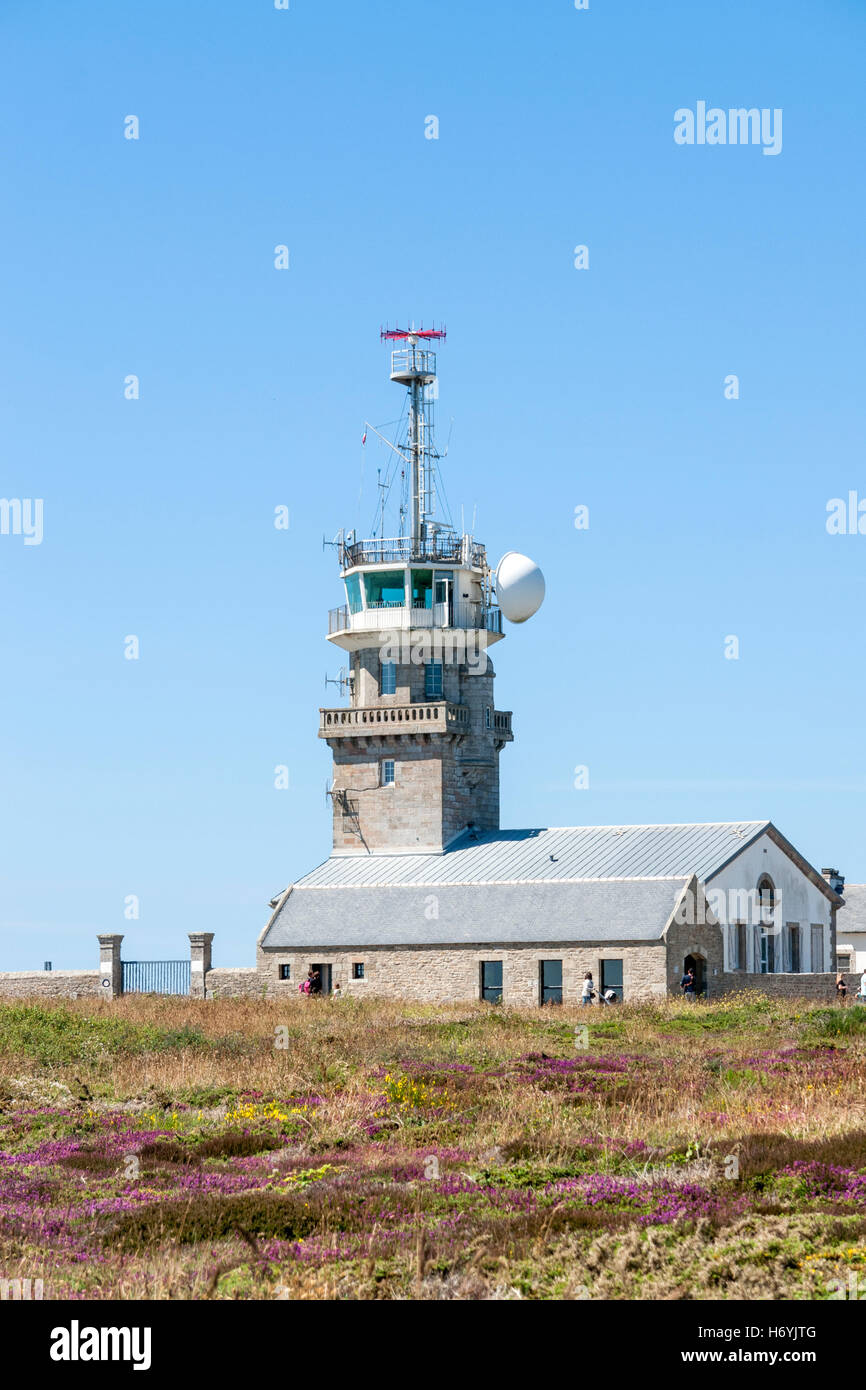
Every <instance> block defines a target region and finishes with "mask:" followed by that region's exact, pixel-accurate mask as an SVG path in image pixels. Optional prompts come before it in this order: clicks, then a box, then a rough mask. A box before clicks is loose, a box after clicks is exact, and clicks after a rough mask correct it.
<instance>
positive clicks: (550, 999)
mask: <svg viewBox="0 0 866 1390" xmlns="http://www.w3.org/2000/svg"><path fill="white" fill-rule="evenodd" d="M540 976H541V1002H542V1004H561V1003H562V961H561V960H543V961H541V962H540Z"/></svg>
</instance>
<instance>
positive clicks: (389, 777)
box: [382, 758, 394, 787]
mask: <svg viewBox="0 0 866 1390" xmlns="http://www.w3.org/2000/svg"><path fill="white" fill-rule="evenodd" d="M393 785H394V759H393V758H383V759H382V786H383V787H393Z"/></svg>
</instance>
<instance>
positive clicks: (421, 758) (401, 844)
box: [328, 647, 503, 851]
mask: <svg viewBox="0 0 866 1390" xmlns="http://www.w3.org/2000/svg"><path fill="white" fill-rule="evenodd" d="M379 652H380V649H379V648H378V647H376V648H372V647H370V648H364V649H363V650H362V651H360V652H357V653H355V655H354V657H353V670H354V672H355V682H354V686H355V688H354V690H353V692H352V702H351V703H352V706H353V707H354V706H377V707H381V708H383V709H388V708H390V707H394V706H398V705H406V704H408V703H411V704H413V705H417V706H419V708H420V707H423V706H425V705H431V704H436V703H437V701H436V700H435V699H429V698H428V697H426V696H425V693H424V680H425V668H424V664H423V663H422V662H413V661H406V662H403V661H399V662H396V663H395V664H396V667H397V671H396V692H395V694H393V695H381V694H380V693H379V682H380V669H381V666H380V655H379ZM482 666H483V669H482ZM494 678H495V671H494V668H493V663H492V662H491V661H490V658H489V656H486V655H485V654H484V653H483V652H482V660H480V661H479V662H478V666H477V669H476V667H475V666H471V665H470V664H469V663H468V662H465V661H464V662H460V661H455V660H450V661H449V660H447V659H445V660H443V667H442V696H441V697H440V699H441V703H442V704H443V705H444V702H445V701H451V702H452V703H453V704H456V705H461V706H464V707H466V709H467V710H468V722H467V724H466V725H465V726H463V727H461V728H460V729H459V731H454V730H450V729H449V730H448V731H447V732H438V731H433V732H429V733H416V732H411V733H410V732H408V731H407V732H406V733H401V734H399V735H397V734H392V735H391V736H390V737H389V735H388V733H387V732H386V726H383V731H382V734H381V736H380V735H378V734H377V735H376V736H372V735H364V736H359V737H357V738H352V737H343V736H340V737H338V738H331V739H328V746H329V747H330V749H331V751H332V754H333V759H334V769H333V787H332V790H333V791H334V792H336V793H339V792H344V793H345V794H346V796H347V797H348V798H349V799H350V800H351V801H353V802H355V803H356V805H357V808H358V821H359V822H360V829H361V831H362V833H363V840H362V839H361V836H360V835H359V833H358V825H357V822H356V821H355V820H354V819H353V818H352V817H348V816H346V815H345V814H344V810H343V804H342V803H341V799H340V797H339V796H333V797H332V804H333V843H334V848H335V849H336V850H358V851H362V850H363V848H364V843H365V842H366V845H367V846H368V848H369V849H371V850H387V849H391V848H395V849H404V850H405V849H408V850H412V849H414V850H418V851H425V850H439V849H441V848H442V847H443V846H444V845H446V844H448V843H449V842H450V841H451V840H453V839H454V838H455V837H456V836H457V835H459V834H460V833H461V832H462V831H463V830H464V829H465V828H466V826H467V825H468V824H470V823H471V824H473V825H475V826H477V827H478V829H480V830H497V829H498V828H499V751H500V744H501V742H502V741H503V740H502V739H501V738H497V735H496V730H495V727H494V719H493V715H494V693H493V690H494ZM487 710H489V711H490V717H489V722H488V718H487V714H486V711H487ZM385 758H392V759H393V760H394V764H395V781H394V784H393V785H392V786H387V787H383V786H380V785H379V783H380V769H381V762H382V760H383V759H385Z"/></svg>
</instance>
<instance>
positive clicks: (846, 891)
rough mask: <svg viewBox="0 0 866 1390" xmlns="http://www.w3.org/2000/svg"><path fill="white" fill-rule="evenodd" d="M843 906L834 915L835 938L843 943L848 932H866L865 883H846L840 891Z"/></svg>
mask: <svg viewBox="0 0 866 1390" xmlns="http://www.w3.org/2000/svg"><path fill="white" fill-rule="evenodd" d="M842 896H843V898H844V899H845V906H844V907H840V908H839V910H838V913H837V915H836V936H837V939H838V940H839V941H844V940H845V939H846V935H847V933H848V932H858V931H862V932H866V883H846V884H845V887H844V888H843V889H842Z"/></svg>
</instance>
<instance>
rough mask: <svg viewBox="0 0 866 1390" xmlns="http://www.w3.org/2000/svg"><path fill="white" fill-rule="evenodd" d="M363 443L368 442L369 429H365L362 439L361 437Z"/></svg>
mask: <svg viewBox="0 0 866 1390" xmlns="http://www.w3.org/2000/svg"><path fill="white" fill-rule="evenodd" d="M361 443H362V444H366V443H367V431H366V430H364V434H363V437H362V439H361Z"/></svg>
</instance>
